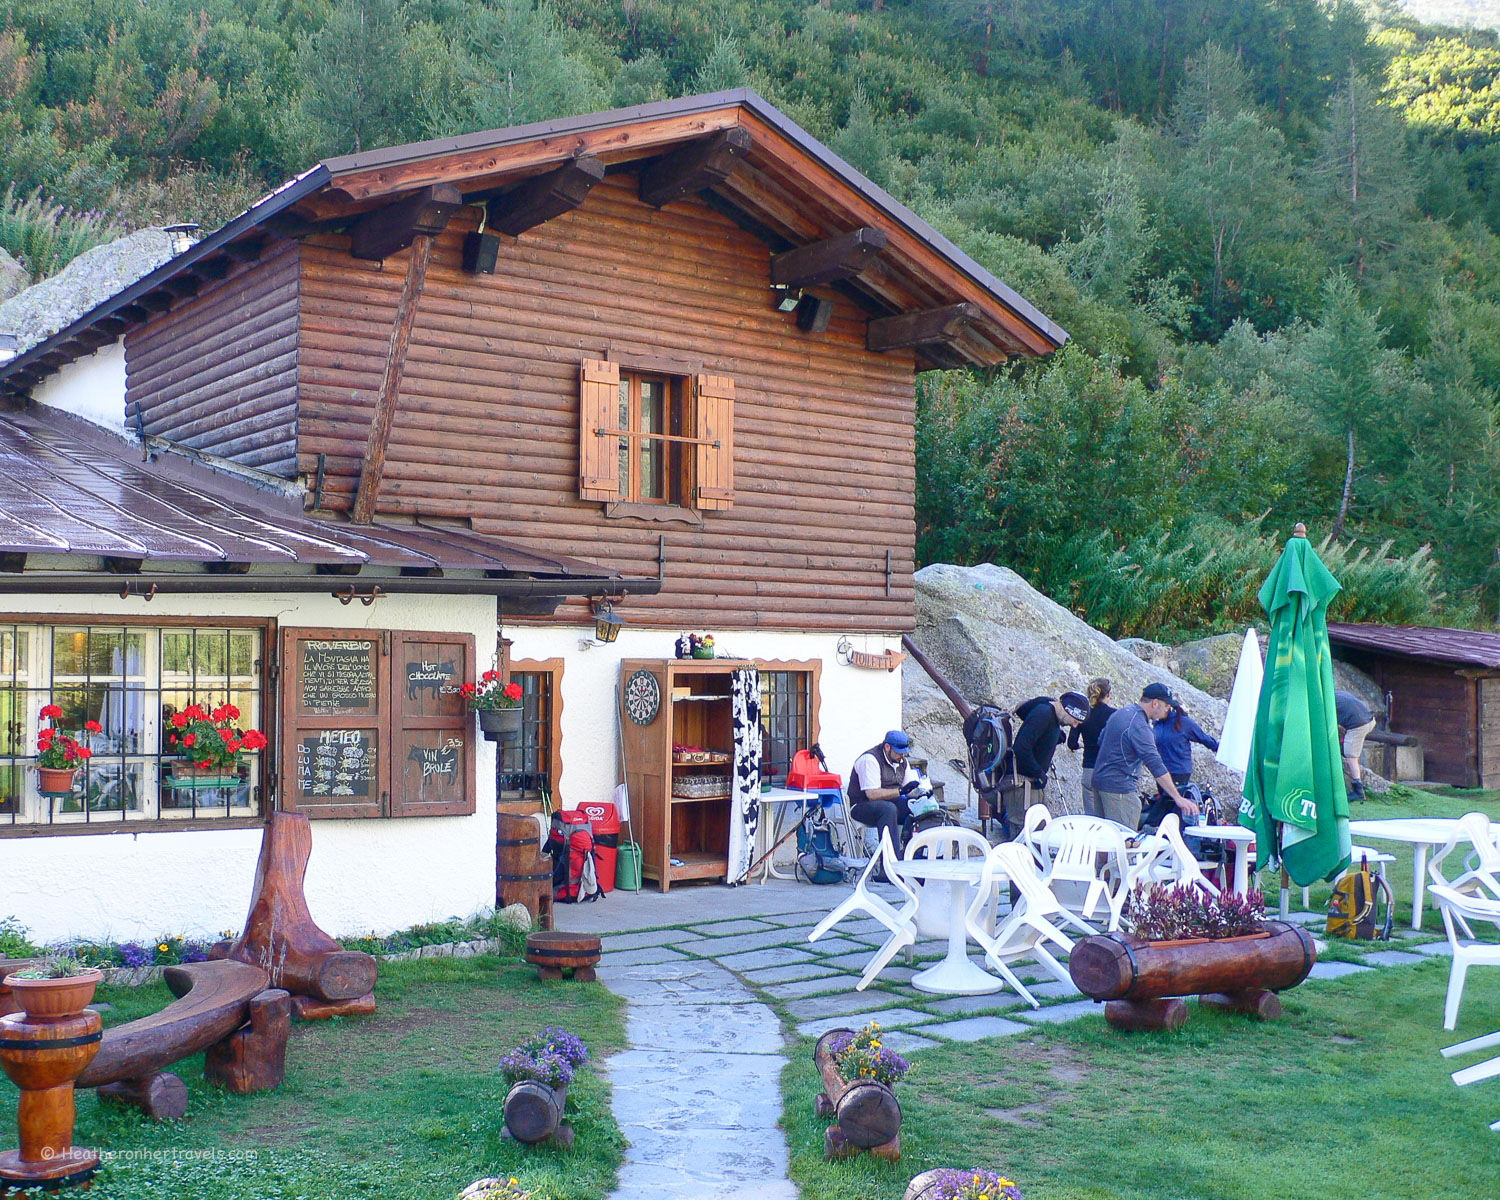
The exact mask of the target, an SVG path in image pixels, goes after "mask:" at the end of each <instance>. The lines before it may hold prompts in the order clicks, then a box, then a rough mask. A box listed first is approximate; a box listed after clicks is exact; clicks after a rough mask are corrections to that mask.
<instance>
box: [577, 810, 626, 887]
mask: <svg viewBox="0 0 1500 1200" xmlns="http://www.w3.org/2000/svg"><path fill="white" fill-rule="evenodd" d="M577 811H578V812H579V813H581V814H582V819H583V820H586V821H588V823H589V824H590V825H592V826H593V827H594V861H595V862H596V863H597V864H598V868H599V890H600V891H603V892H612V891H614V890H615V868H616V867H617V866H618V864H619V858H620V814H619V812H618V811H616V809H615V806H614V805H613V804H607V803H605V802H603V801H598V802H591V803H588V804H580V805H579V806H578V810H577Z"/></svg>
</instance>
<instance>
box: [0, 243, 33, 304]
mask: <svg viewBox="0 0 1500 1200" xmlns="http://www.w3.org/2000/svg"><path fill="white" fill-rule="evenodd" d="M30 286H31V272H30V271H28V270H27V269H26V268H25V267H23V266H22V265H21V264H20V263H18V262H17V261H16V260H15V259H14V258H12V257H11V254H10V251H8V250H5V249H0V301H5V300H9V299H10V298H11V297H12V296H15V295H17V294H19V293H21V292H24V291H25V290H26V289H27V288H28V287H30Z"/></svg>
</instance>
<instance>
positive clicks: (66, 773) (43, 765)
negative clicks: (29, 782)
mask: <svg viewBox="0 0 1500 1200" xmlns="http://www.w3.org/2000/svg"><path fill="white" fill-rule="evenodd" d="M62 715H63V714H62V709H60V708H59V707H58V706H57V705H55V704H48V705H45V706H44V707H43V708H42V713H41V716H42V720H44V721H47V722H49V724H48V725H47V726H46V727H45V728H44V729H42V730H41V731H40V732H38V733H37V735H36V773H37V790H38V791H40V792H41V793H42V794H43V795H46V796H57V795H66V794H67V793H68V792H71V791H72V790H73V780H74V779H75V778H76V777H77V775H78V768H79V767H81V766H83V764H84V763H86V762H87V761H88V760H89V758H90V757H92V755H93V753H94V752H93V751H92V750H90V749H89V748H88V746H86V745H85V744H84V743H83V741H82V740H81V739H82V738H83V737H84V736H86V735H87V734H90V733H103V732H104V727H103V726H101V725H100V724H99V722H98V721H85V722H84V723H83V729H82V731H80V733H79V734H78V736H77V737H74V736H73V735H72V734H70V733H64V732H63V731H62V730H61V729H59V728H58V727H57V722H58V721H60V720H62Z"/></svg>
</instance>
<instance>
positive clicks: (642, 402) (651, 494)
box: [618, 372, 682, 504]
mask: <svg viewBox="0 0 1500 1200" xmlns="http://www.w3.org/2000/svg"><path fill="white" fill-rule="evenodd" d="M681 395H682V389H681V387H680V381H678V380H673V379H669V378H667V377H665V376H661V375H637V374H635V373H633V372H622V373H621V375H620V408H619V413H618V417H619V422H620V424H619V428H620V429H622V430H624V431H626V432H625V433H624V434H622V435H621V437H620V443H619V457H620V499H621V500H632V501H633V500H642V501H649V502H656V503H661V504H677V503H680V502H681V499H682V444H681V443H680V442H678V443H673V442H669V441H667V440H666V438H667V437H669V436H671V435H674V434H676V435H679V436H680V435H681V432H682V401H681Z"/></svg>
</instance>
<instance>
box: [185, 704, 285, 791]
mask: <svg viewBox="0 0 1500 1200" xmlns="http://www.w3.org/2000/svg"><path fill="white" fill-rule="evenodd" d="M239 719H240V710H239V709H238V708H236V707H235V706H234V705H233V704H221V705H219V706H218V707H217V708H215V709H207V708H204V707H203V705H201V704H189V705H188V706H187V707H186V708H184V709H183V710H182V711H181V712H178V713H173V714H172V715H171V717H170V718H169V721H170V724H171V726H172V728H171V729H169V730H168V731H167V749H168V751H169V752H170V753H173V754H180V755H181V756H182V758H183V759H184V761H182V762H179V763H177V764H176V765H174V766H173V768H172V779H173V782H174V783H175V784H176V785H177V786H181V787H189V788H222V787H235V786H237V785H238V784H239V782H240V756H241V755H243V754H244V753H245V752H246V751H247V750H264V749H265V748H266V735H265V734H263V733H261V732H260V730H258V729H240V728H239V727H238V726H237V725H236V724H235V722H236V721H238V720H239Z"/></svg>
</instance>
